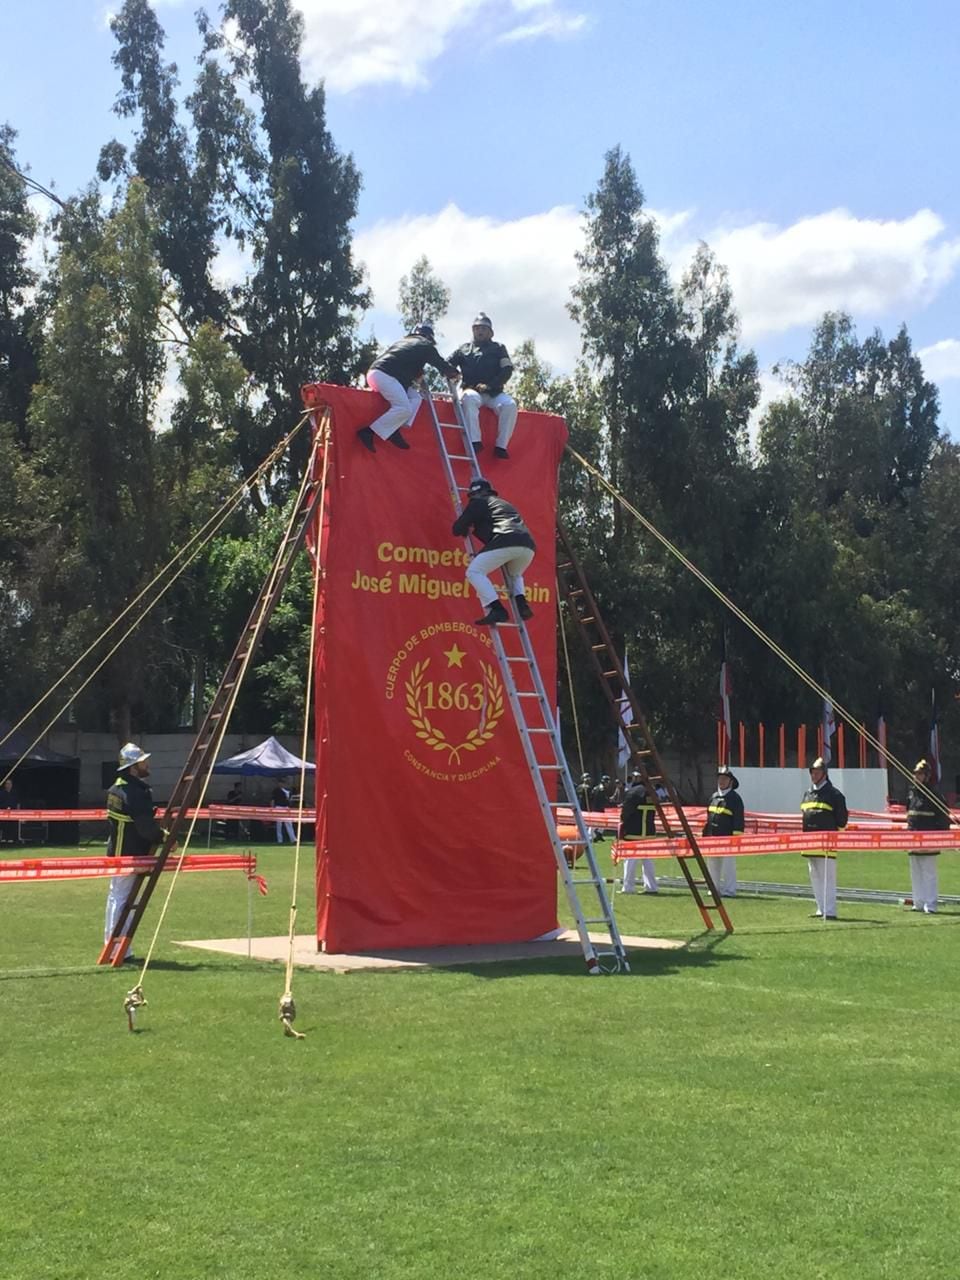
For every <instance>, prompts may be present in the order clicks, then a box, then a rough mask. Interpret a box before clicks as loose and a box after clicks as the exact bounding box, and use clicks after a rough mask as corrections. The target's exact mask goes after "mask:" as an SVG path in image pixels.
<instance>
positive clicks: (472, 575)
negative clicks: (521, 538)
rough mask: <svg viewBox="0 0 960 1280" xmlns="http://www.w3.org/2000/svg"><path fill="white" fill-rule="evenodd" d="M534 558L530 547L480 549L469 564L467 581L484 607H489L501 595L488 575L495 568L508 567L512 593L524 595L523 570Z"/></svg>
mask: <svg viewBox="0 0 960 1280" xmlns="http://www.w3.org/2000/svg"><path fill="white" fill-rule="evenodd" d="M532 559H533V552H532V551H531V550H530V548H529V547H498V548H497V549H496V550H494V551H480V552H478V553H477V555H475V556H474V557H473V559H472V560H471V561H470V563H469V564H468V565H467V581H468V582H469V583H470V585H471V587H473V589H474V591H475V592H476V593H477V595H478V596H479V597H480V603H481V604H482V605H483V606H484V608H489V607H490V605H492V604H493V602H494V600H497V599H499V595H498V593H497V588H496V587H495V586H494V585H493V583H492V582H491V581H490V579H489V577H488V576H487V575H488V574H491V573H493V571H494V570H495V569H506V571H507V573H508V574H509V575H510V578H511V582H512V585H511V588H510V594H511V595H514V596H522V595H523V593H524V586H523V571H524V569H526V568H527V567H528V566H529V564H530V561H531V560H532Z"/></svg>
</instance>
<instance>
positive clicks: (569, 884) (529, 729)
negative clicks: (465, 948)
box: [424, 383, 629, 973]
mask: <svg viewBox="0 0 960 1280" xmlns="http://www.w3.org/2000/svg"><path fill="white" fill-rule="evenodd" d="M424 398H425V400H426V401H427V404H428V407H429V412H430V415H431V419H432V421H433V427H434V432H435V434H436V438H437V445H438V448H439V451H440V456H441V459H442V462H443V466H444V473H445V476H446V480H447V487H448V490H449V493H450V498H451V503H452V506H453V510H454V513H455V514H456V515H459V514H460V512H461V511H462V509H463V506H464V503H463V499H462V495H463V494H464V493H465V492H466V486H460V485H458V483H457V477H456V475H455V473H454V469H453V461H454V460H455V459H454V458H452V457H451V455H450V452H449V450H448V448H447V442H446V439H445V437H444V431H445V430H447V431H450V430H456V429H459V430H460V432H461V434H462V438H463V440H464V441H465V444H466V450H467V452H466V454H464V455H456V459H457V460H460V461H465V462H467V463H468V464H469V466H470V472H471V478H472V479H476V478H477V477H479V476H480V474H481V473H480V467H479V464H478V462H477V456H476V453H475V451H474V448H473V443H472V441H471V440H470V434H469V431H468V430H467V426H466V422H465V421H464V417H463V411H462V406H461V404H460V401H459V398H458V396H457V391H456V386H455V384H453V383H451V400H452V403H453V409H454V416H455V418H456V420H457V421H456V423H441V422H440V419H439V415H438V414H437V410H436V405H435V403H434V401H433V397H432V396H431V395H430V392H429V389H427V390H426V392H425V395H424ZM464 546H465V548H466V550H467V553H468V554H469V555H473V554H475V551H476V548H475V546H474V543H473V539H472V538H471V537H470V536H469V534H468V535H467V536H466V537H465V538H464ZM503 579H504V583H505V585H506V588H507V595H508V599H509V601H510V608H511V610H512V617H513V624H512V627H515V629H516V631H517V634H518V636H519V637H520V643H521V648H522V653H521V654H520V655H508V654H507V652H506V648H505V645H504V638H503V635H502V634H501V632H500V627H491V628H490V632H491V636H490V639H491V644H492V646H493V650H494V653H495V654H496V656H497V661H498V664H499V666H500V670H501V674H502V676H503V681H504V687H505V688H506V691H507V698H508V701H509V703H510V708H511V711H512V713H513V718H514V722H515V724H516V726H517V732H518V734H519V736H520V742H521V746H522V748H523V753H524V758H525V760H526V762H527V768H528V771H529V773H530V777H531V781H532V782H533V787H534V793H535V795H536V798H537V804H538V805H539V808H540V812H541V815H542V817H543V821H544V826H545V828H546V831H547V835H548V837H549V839H550V844H551V847H552V848H553V852H554V859H555V861H556V864H557V869H558V871H559V873H560V877H561V880H562V882H563V886H564V891H565V894H566V897H567V902H568V904H569V907H570V911H571V914H572V915H573V918H574V920H575V922H576V927H577V934H578V937H579V939H580V947H581V950H582V951H583V956H584V960H585V962H586V964H587V968H588V971H589V972H591V973H599V972H601V971H602V970H603V969H604V965H603V964H602V963H601V961H602V960H604V959H607V958H609V959H610V960H611V961H612V963H611V965H610V966H609V967H610V968H612V969H613V970H615V971H616V970H620V971H624V972H628V971H629V963H628V961H627V957H626V952H625V950H624V947H623V940H622V938H621V936H620V932H619V929H618V928H617V923H616V920H615V919H614V915H613V909H612V906H611V904H610V900H609V897H608V895H607V892H606V886H605V882H604V879H603V877H602V876H601V874H600V869H599V867H598V865H597V861H596V854H595V853H594V849H593V842H592V840H591V836H590V831H589V828H588V827H587V825H586V821H585V819H584V817H583V811H582V809H581V807H580V803H579V797H578V796H577V793H576V789H575V788H574V785H573V779H572V776H571V774H570V770H569V766H568V765H567V761H566V756H565V755H564V752H563V747H562V744H561V742H560V736H559V733H558V731H557V726H556V723H555V721H554V717H553V712H552V710H551V708H550V702H549V699H548V698H547V694H546V690H545V688H544V685H543V680H542V677H541V675H540V669H539V665H538V664H537V661H536V654H535V653H534V651H533V646H532V644H531V642H530V637H529V633H528V632H527V628H526V626H525V625H524V622H523V619H522V618H521V617H520V615H519V613H518V612H517V609H516V601H515V599H514V597H513V591H512V583H511V582H510V580H509V575H508V574H507V572H506V570H504V571H503ZM500 625H501V626H503V627H505V628H507V629H508V630H510V629H512V628H511V624H508V623H503V624H500ZM520 664H522V665H523V666H525V667H526V669H527V670H528V671H529V672H530V675H531V679H532V683H533V686H534V688H533V691H532V692H524V693H521V692H520V691H519V690H518V688H517V683H516V679H515V676H514V672H513V667H514V666H518V665H520ZM531 699H535V700H536V703H537V707H538V709H539V712H540V716H541V719H542V721H543V725H542V726H532V725H530V724H529V723H528V720H527V716H526V714H525V711H524V706H525V703H526V702H529V701H530V700H531ZM535 734H536V735H537V736H539V737H543V738H546V739H547V741H548V742H549V744H550V749H551V752H552V755H553V759H554V761H555V763H553V764H543V763H541V761H539V760H538V759H537V751H536V748H535V746H534V743H533V735H535ZM545 773H550V774H551V775H553V776H554V778H555V779H557V780H558V781H559V784H560V786H561V787H562V789H563V791H564V793H565V794H566V796H567V800H566V804H567V805H568V806H569V807H570V808H571V809H572V811H573V815H574V822H575V824H576V827H577V834H578V843H580V844H581V845H582V847H583V850H584V856H585V858H586V862H587V867H588V869H589V873H590V874H589V878H575V877H574V875H573V868H572V867H571V866H570V865H569V864H568V862H567V858H566V855H565V853H564V849H563V844H564V842H563V841H562V839H561V837H560V835H559V833H558V831H557V824H556V818H555V816H554V813H553V810H554V809H555V808H556V807H557V804H556V802H555V801H551V799H550V796H549V794H548V791H547V785H546V782H545V777H544V775H545ZM580 884H589V885H590V886H591V887H592V888H593V890H594V892H595V894H596V897H597V904H598V910H599V916H597V917H594V916H588V915H587V912H586V910H585V909H584V904H583V903H582V902H581V900H580V896H579V893H578V888H577V886H578V885H580ZM591 920H594V921H595V922H597V923H603V924H604V926H605V927H606V930H607V933H608V935H609V938H610V950H598V949H597V947H596V946H595V944H594V940H593V939H592V938H591V937H590V932H589V923H590V921H591Z"/></svg>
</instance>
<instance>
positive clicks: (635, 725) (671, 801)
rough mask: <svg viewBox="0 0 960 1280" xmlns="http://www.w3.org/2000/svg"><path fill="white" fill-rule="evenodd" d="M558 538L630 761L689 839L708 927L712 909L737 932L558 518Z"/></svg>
mask: <svg viewBox="0 0 960 1280" xmlns="http://www.w3.org/2000/svg"><path fill="white" fill-rule="evenodd" d="M557 539H558V543H559V545H558V555H557V582H558V584H559V588H560V592H561V594H562V595H563V596H564V598H565V599H566V601H567V607H568V609H569V613H570V617H571V619H572V621H574V622H575V623H576V624H577V628H578V630H579V631H580V634H581V636H582V637H583V641H584V644H585V645H586V647H587V649H588V651H589V653H590V658H591V660H592V662H593V665H594V669H595V670H596V673H597V675H598V677H599V679H600V685H601V687H602V689H603V692H604V696H605V697H606V699H607V702H608V703H609V705H610V710H611V712H612V713H613V716H614V718H615V719H616V721H617V724H618V725H619V726H620V732H621V733H622V734H623V736H624V739H625V740H626V743H627V745H628V747H629V749H630V760H631V763H632V765H633V767H634V768H635V769H636V770H637V771H638V772H639V773H640V775H641V778H642V780H643V784H644V786H645V787H646V789H647V795H648V796H649V797H650V798H651V799H652V801H653V804H654V805H655V807H656V810H657V817H658V819H659V820H660V823H661V829H662V831H663V832H664V833H665V834H666V835H667V836H668V837H673V838H676V837H678V836H679V835H680V834H681V833H682V834H683V835H684V836H686V838H687V841H688V842H689V848H690V850H691V853H689V854H686V855H685V856H683V857H679V856H678V858H677V861H678V862H679V863H680V870H681V871H682V872H683V876H684V879H685V880H686V882H687V886H688V888H689V889H690V892H691V894H692V895H693V900H694V902H696V904H697V908H698V910H699V911H700V916H701V918H702V920H703V923H704V925H705V926H706V928H707V929H713V928H715V927H716V926H715V922H714V920H713V916H712V915H711V912H715V913H716V914H718V915H719V917H720V919H721V921H722V922H723V927H724V929H725V930H726V932H727V933H732V932H733V925H732V924H731V923H730V917H729V915H728V914H727V909H726V907H725V906H724V905H723V901H722V899H721V898H720V895H719V894H718V893H717V889H716V886H715V885H714V883H713V878H712V877H711V875H710V872H709V870H708V868H707V864H706V862H705V861H704V858H703V854H702V853H701V852H700V846H699V845H698V844H697V840H696V837H695V836H694V834H693V830H692V828H691V826H690V823H689V821H688V820H687V816H686V814H685V813H684V811H683V805H682V804H681V803H680V800H679V797H678V796H677V792H676V788H675V787H674V785H673V783H672V782H671V781H670V779H669V777H668V776H667V772H666V770H665V768H664V766H663V761H662V760H661V758H660V753H659V752H658V751H657V748H656V744H655V743H654V741H653V737H652V735H651V733H650V729H649V727H648V725H647V721H646V717H645V716H644V714H643V712H642V711H641V709H640V704H639V703H638V702H637V698H636V694H635V693H634V691H633V689H632V688H631V686H630V685H629V684H628V682H627V680H626V678H625V676H624V671H623V666H622V664H621V662H620V659H619V658H618V657H617V654H616V651H615V650H614V647H613V643H612V642H611V639H610V633H609V632H608V631H607V628H606V624H605V623H604V621H603V619H602V618H601V616H600V611H599V609H598V608H597V602H596V600H595V599H594V598H593V593H592V592H591V590H590V588H589V586H588V585H587V580H586V578H585V577H584V573H583V569H582V567H581V565H580V562H579V560H578V559H577V557H576V554H575V553H574V550H573V547H572V546H571V545H570V540H569V539H568V538H567V535H566V532H565V530H564V528H563V526H562V525H561V523H560V521H559V520H558V521H557ZM628 705H629V708H630V710H631V711H632V713H633V719H632V721H631V720H627V718H626V716H625V714H624V713H625V711H626V709H627V706H628ZM660 790H663V791H665V792H666V796H667V798H666V799H665V800H664V799H662V798H661V796H660V794H659V791H660ZM690 862H694V863H695V864H696V868H697V870H698V872H699V876H695V875H694V874H693V872H692V871H691V869H690V865H689V864H690Z"/></svg>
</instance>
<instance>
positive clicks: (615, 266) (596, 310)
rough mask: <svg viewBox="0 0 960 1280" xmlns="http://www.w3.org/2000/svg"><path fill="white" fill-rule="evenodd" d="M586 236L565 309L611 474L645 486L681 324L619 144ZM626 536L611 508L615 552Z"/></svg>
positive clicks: (660, 455)
mask: <svg viewBox="0 0 960 1280" xmlns="http://www.w3.org/2000/svg"><path fill="white" fill-rule="evenodd" d="M585 231H586V245H585V248H584V249H583V250H582V251H581V252H579V253H578V254H577V255H576V258H577V265H578V267H579V269H580V276H579V279H578V281H577V283H576V285H575V286H574V288H573V291H572V294H573V301H572V302H571V303H570V304H569V310H570V314H571V316H572V317H573V318H574V320H576V321H577V322H578V323H579V325H580V333H581V340H582V343H583V352H584V357H585V359H586V360H587V362H588V364H589V366H590V367H591V369H592V370H593V372H594V373H595V376H596V378H597V383H598V390H599V400H600V404H601V405H602V412H603V420H604V435H605V448H606V456H605V459H604V460H605V464H606V469H607V473H608V475H609V477H610V480H611V482H612V483H613V484H614V485H615V486H617V487H620V485H621V484H623V483H626V484H628V485H632V484H633V483H635V482H640V483H642V480H641V477H643V476H645V475H649V474H650V471H651V466H650V463H651V460H652V461H654V462H655V463H659V462H660V461H661V460H663V459H664V458H665V457H666V456H668V454H669V451H670V444H671V442H670V440H669V439H667V438H665V436H669V434H670V433H669V432H664V430H663V428H664V421H663V419H664V414H665V412H668V411H669V407H670V399H669V389H670V372H671V366H672V360H673V346H674V344H675V340H676V331H677V320H678V317H677V305H676V298H675V295H674V291H673V288H672V286H671V284H670V280H669V277H668V274H667V269H666V266H665V265H664V263H663V261H662V259H661V257H660V251H659V236H658V232H657V228H656V224H655V223H654V221H653V219H652V218H651V217H650V216H649V215H648V214H647V213H646V212H645V210H644V199H643V191H642V190H641V188H640V185H639V183H638V182H637V178H636V174H635V172H634V169H633V165H632V163H631V161H630V158H629V156H627V155H625V154H624V153H623V152H622V151H621V149H620V148H619V147H614V148H613V149H612V150H611V151H608V152H607V154H606V156H605V159H604V171H603V176H602V178H601V179H600V183H599V185H598V187H597V190H596V191H595V192H593V193H591V194H590V195H589V196H588V197H587V201H586V227H585ZM654 469H658V468H657V467H655V468H654ZM622 529H623V526H622V520H621V517H620V515H619V513H618V512H617V511H615V512H614V520H613V530H612V540H613V545H614V547H615V548H618V547H619V546H620V543H621V541H622V536H623V534H622Z"/></svg>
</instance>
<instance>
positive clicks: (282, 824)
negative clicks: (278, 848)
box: [270, 780, 297, 844]
mask: <svg viewBox="0 0 960 1280" xmlns="http://www.w3.org/2000/svg"><path fill="white" fill-rule="evenodd" d="M270 807H271V809H287V810H289V808H290V792H289V791H288V790H287V788H286V787H285V786H284V785H283V781H282V780H280V781H278V782H277V785H276V786H275V787H274V788H273V794H272V795H271V797H270ZM276 827H277V844H283V833H284V832H286V833H287V835H288V836H289V837H290V843H291V844H296V841H297V836H296V832H295V831H294V829H293V823H292V822H291V821H290V819H289V818H277V821H276Z"/></svg>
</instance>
